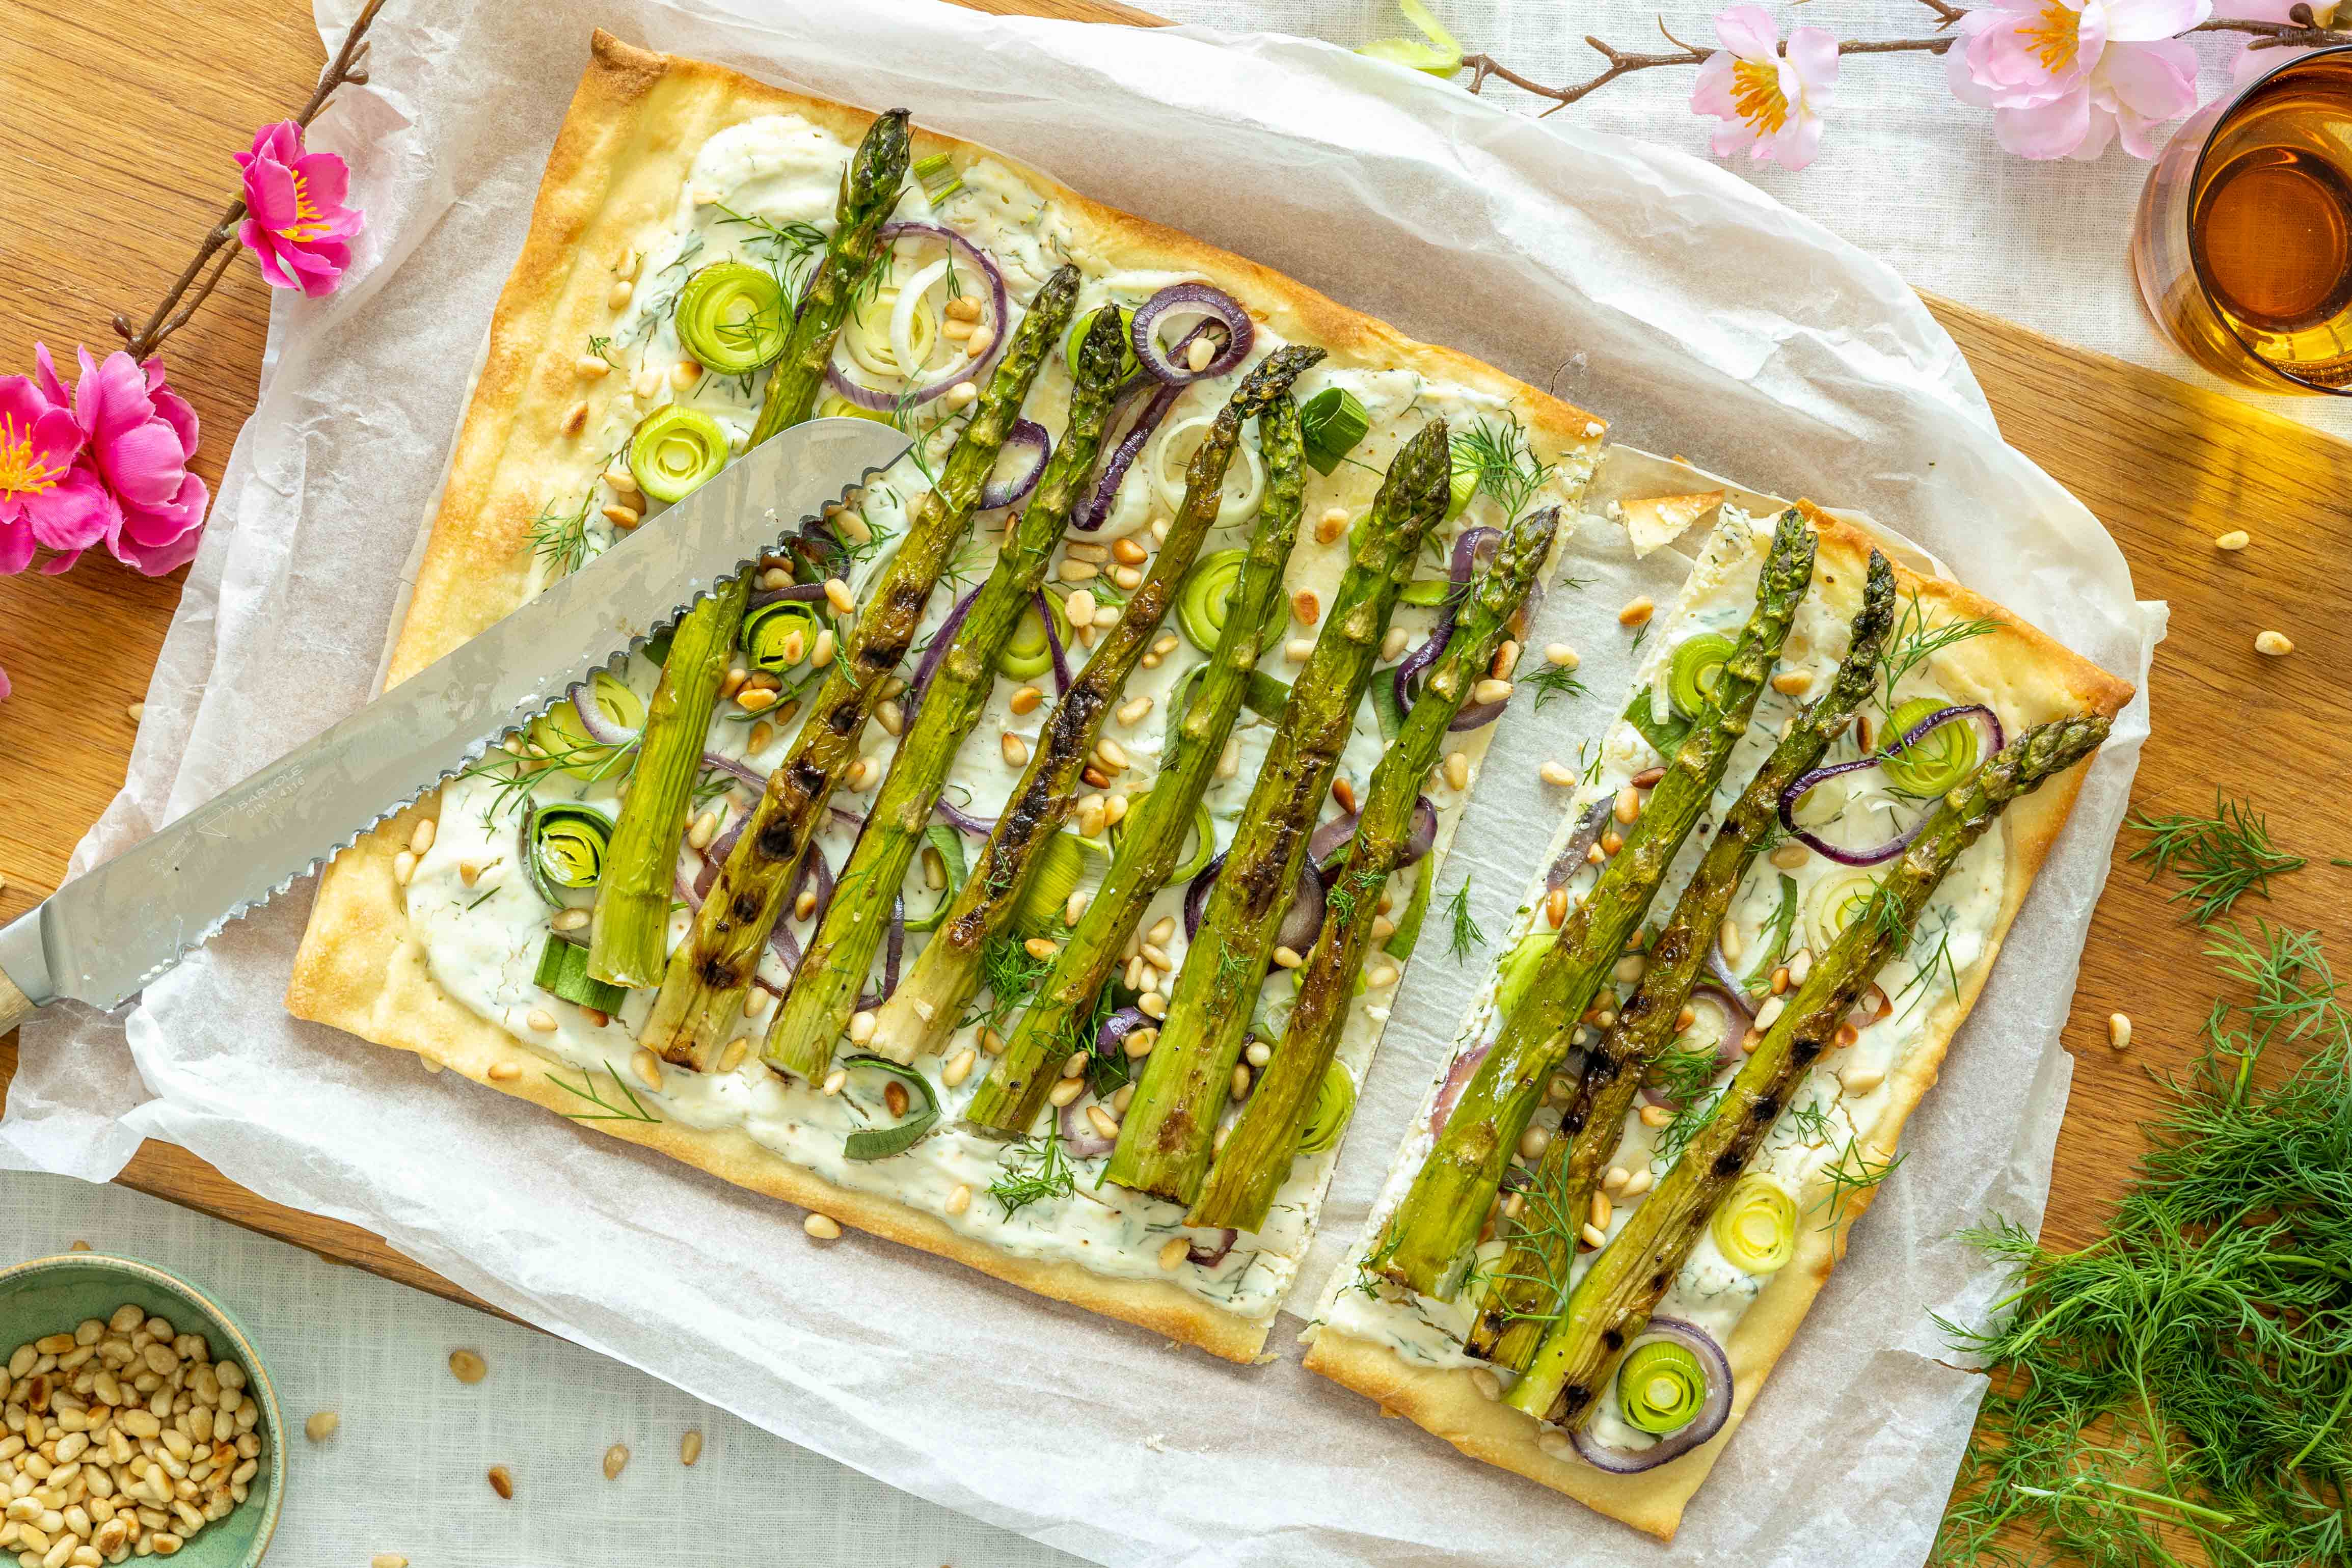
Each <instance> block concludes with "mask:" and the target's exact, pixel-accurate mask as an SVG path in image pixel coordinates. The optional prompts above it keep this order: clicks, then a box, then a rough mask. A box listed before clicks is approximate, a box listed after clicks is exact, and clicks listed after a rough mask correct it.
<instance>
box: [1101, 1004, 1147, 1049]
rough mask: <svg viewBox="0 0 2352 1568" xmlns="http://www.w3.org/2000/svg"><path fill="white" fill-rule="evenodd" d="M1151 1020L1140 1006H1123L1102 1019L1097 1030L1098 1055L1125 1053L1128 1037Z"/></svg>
mask: <svg viewBox="0 0 2352 1568" xmlns="http://www.w3.org/2000/svg"><path fill="white" fill-rule="evenodd" d="M1150 1022H1151V1020H1150V1017H1149V1016H1146V1015H1145V1013H1144V1011H1143V1009H1142V1008H1140V1007H1121V1008H1120V1009H1118V1011H1117V1012H1115V1013H1113V1014H1112V1015H1111V1016H1109V1017H1108V1018H1105V1019H1104V1020H1103V1021H1102V1026H1101V1027H1100V1028H1097V1030H1096V1031H1095V1051H1096V1054H1097V1055H1099V1056H1105V1057H1108V1055H1110V1053H1111V1052H1113V1051H1118V1052H1119V1053H1120V1054H1121V1055H1125V1054H1126V1051H1127V1037H1128V1036H1129V1035H1131V1034H1133V1033H1135V1031H1136V1030H1138V1029H1140V1028H1142V1027H1143V1026H1146V1025H1148V1024H1150Z"/></svg>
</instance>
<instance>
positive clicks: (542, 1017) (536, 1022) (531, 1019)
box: [522, 1007, 555, 1035]
mask: <svg viewBox="0 0 2352 1568" xmlns="http://www.w3.org/2000/svg"><path fill="white" fill-rule="evenodd" d="M522 1021H523V1022H524V1023H526V1024H528V1025H530V1026H531V1027H532V1028H534V1029H536V1030H538V1031H539V1032H540V1033H541V1034H542V1035H548V1034H552V1033H554V1032H555V1015H554V1014H552V1013H550V1012H548V1011H547V1010H546V1009H545V1008H542V1007H533V1008H532V1009H531V1010H530V1012H528V1013H526V1014H524V1015H523V1020H522Z"/></svg>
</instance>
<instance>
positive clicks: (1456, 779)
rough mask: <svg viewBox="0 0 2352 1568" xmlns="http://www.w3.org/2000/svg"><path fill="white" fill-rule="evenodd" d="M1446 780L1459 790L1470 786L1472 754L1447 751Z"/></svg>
mask: <svg viewBox="0 0 2352 1568" xmlns="http://www.w3.org/2000/svg"><path fill="white" fill-rule="evenodd" d="M1444 768H1445V782H1446V784H1449V785H1450V786H1452V787H1453V788H1454V789H1457V790H1464V789H1468V788H1469V787H1470V756H1469V753H1468V752H1446V753H1445V763H1444Z"/></svg>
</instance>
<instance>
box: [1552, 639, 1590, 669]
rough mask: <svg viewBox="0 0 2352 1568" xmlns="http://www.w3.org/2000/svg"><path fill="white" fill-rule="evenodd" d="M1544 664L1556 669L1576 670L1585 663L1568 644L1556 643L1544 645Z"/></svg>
mask: <svg viewBox="0 0 2352 1568" xmlns="http://www.w3.org/2000/svg"><path fill="white" fill-rule="evenodd" d="M1544 662H1545V663H1546V664H1549V665H1550V666H1551V667H1552V668H1554V669H1574V668H1576V667H1577V666H1578V665H1579V664H1580V663H1582V662H1583V661H1582V660H1581V659H1580V658H1577V657H1576V650H1575V649H1574V648H1572V647H1569V646H1568V645H1567V644H1566V643H1564V642H1554V643H1546V644H1544Z"/></svg>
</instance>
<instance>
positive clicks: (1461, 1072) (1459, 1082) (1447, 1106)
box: [1429, 1041, 1495, 1138]
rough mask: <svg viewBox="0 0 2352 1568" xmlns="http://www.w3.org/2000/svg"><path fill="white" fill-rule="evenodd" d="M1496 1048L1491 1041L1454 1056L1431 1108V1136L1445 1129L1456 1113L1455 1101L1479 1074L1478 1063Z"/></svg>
mask: <svg viewBox="0 0 2352 1568" xmlns="http://www.w3.org/2000/svg"><path fill="white" fill-rule="evenodd" d="M1494 1048H1495V1047H1494V1044H1493V1042H1492V1041H1489V1042H1488V1043H1487V1044H1486V1045H1483V1046H1480V1047H1478V1048H1477V1049H1475V1050H1469V1051H1465V1052H1463V1053H1462V1054H1461V1055H1460V1056H1458V1057H1455V1058H1454V1065H1453V1066H1452V1067H1449V1068H1446V1069H1445V1082H1444V1086H1443V1087H1441V1088H1440V1089H1438V1091H1437V1103H1436V1104H1434V1105H1433V1106H1431V1107H1430V1108H1429V1135H1430V1136H1431V1137H1433V1138H1434V1137H1436V1136H1437V1135H1438V1134H1439V1133H1441V1132H1443V1131H1445V1123H1446V1121H1447V1119H1448V1118H1450V1117H1451V1116H1452V1115H1453V1114H1454V1101H1455V1100H1460V1099H1461V1098H1462V1091H1463V1090H1464V1089H1467V1088H1468V1087H1469V1086H1470V1080H1471V1079H1473V1078H1475V1077H1476V1076H1477V1073H1478V1064H1479V1063H1480V1062H1483V1061H1485V1060H1486V1053H1487V1052H1488V1051H1490V1050H1493V1049H1494Z"/></svg>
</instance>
